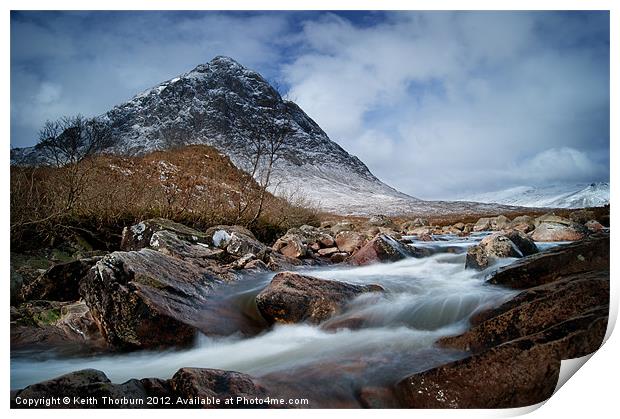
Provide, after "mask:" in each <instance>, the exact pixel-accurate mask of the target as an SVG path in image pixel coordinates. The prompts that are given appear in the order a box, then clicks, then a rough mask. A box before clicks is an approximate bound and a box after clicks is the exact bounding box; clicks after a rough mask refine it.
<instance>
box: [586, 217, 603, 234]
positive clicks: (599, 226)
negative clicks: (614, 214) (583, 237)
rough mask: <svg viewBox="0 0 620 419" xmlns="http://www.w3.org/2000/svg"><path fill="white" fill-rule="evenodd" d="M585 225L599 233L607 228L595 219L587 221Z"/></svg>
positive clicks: (593, 231)
mask: <svg viewBox="0 0 620 419" xmlns="http://www.w3.org/2000/svg"><path fill="white" fill-rule="evenodd" d="M584 226H585V228H587V229H588V230H589V231H591V232H592V233H599V232H601V231H603V230H604V229H605V227H603V225H602V224H601V223H599V222H598V221H595V220H590V221H587V222H586V223H585V224H584Z"/></svg>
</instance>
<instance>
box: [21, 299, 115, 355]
mask: <svg viewBox="0 0 620 419" xmlns="http://www.w3.org/2000/svg"><path fill="white" fill-rule="evenodd" d="M106 347H107V344H106V342H105V339H103V336H102V335H101V333H100V332H99V329H98V328H97V324H96V323H95V321H94V320H93V317H92V316H91V314H90V311H89V310H88V307H87V306H86V304H85V303H84V302H75V303H67V302H58V301H32V302H27V303H24V304H22V305H20V306H19V307H11V349H13V350H16V349H29V350H32V349H38V350H49V349H55V350H57V351H60V352H62V353H69V354H78V353H89V352H95V351H100V350H104V349H106Z"/></svg>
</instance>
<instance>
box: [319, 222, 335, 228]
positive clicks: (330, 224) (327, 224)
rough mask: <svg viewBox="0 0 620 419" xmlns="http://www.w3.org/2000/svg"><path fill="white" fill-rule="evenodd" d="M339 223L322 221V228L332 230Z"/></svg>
mask: <svg viewBox="0 0 620 419" xmlns="http://www.w3.org/2000/svg"><path fill="white" fill-rule="evenodd" d="M337 223H338V222H337V221H321V224H320V226H321V228H331V227H332V226H333V225H335V224H337Z"/></svg>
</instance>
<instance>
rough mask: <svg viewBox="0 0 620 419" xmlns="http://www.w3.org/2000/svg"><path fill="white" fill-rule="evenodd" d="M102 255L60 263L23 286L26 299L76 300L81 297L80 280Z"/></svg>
mask: <svg viewBox="0 0 620 419" xmlns="http://www.w3.org/2000/svg"><path fill="white" fill-rule="evenodd" d="M100 259H101V257H99V256H97V257H92V258H87V259H79V260H74V261H71V262H66V263H59V264H56V265H54V266H52V267H51V268H49V269H48V270H46V271H45V272H44V273H42V274H41V275H39V276H38V277H37V278H36V279H34V280H33V281H32V282H29V283H27V284H25V285H24V286H23V288H22V296H23V299H24V300H53V301H75V300H77V299H79V298H80V292H79V291H80V285H79V284H80V281H81V280H82V278H83V277H84V276H86V274H87V273H88V271H89V270H90V268H92V266H93V265H94V264H95V263H97V261H99V260H100Z"/></svg>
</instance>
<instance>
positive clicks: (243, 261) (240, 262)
mask: <svg viewBox="0 0 620 419" xmlns="http://www.w3.org/2000/svg"><path fill="white" fill-rule="evenodd" d="M253 260H256V255H255V254H254V253H246V254H245V255H243V256H241V257H240V258H239V259H237V260H236V261H234V262H233V263H232V268H233V269H244V268H245V267H246V265H247V264H248V263H250V262H252V261H253ZM261 262H262V261H261ZM265 266H266V265H265Z"/></svg>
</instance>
